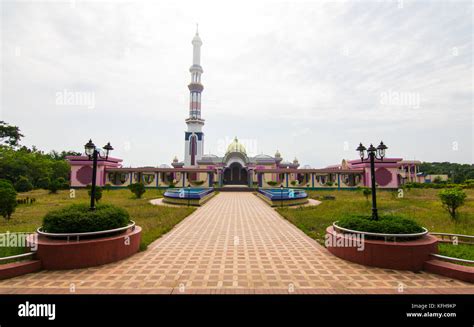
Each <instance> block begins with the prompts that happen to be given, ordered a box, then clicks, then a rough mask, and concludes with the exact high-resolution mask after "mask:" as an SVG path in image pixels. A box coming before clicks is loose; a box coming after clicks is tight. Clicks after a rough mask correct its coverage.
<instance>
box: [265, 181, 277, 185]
mask: <svg viewBox="0 0 474 327" xmlns="http://www.w3.org/2000/svg"><path fill="white" fill-rule="evenodd" d="M267 184H268V185H270V186H277V184H278V183H277V182H275V181H268V182H267Z"/></svg>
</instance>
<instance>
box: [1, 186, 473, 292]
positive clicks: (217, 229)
mask: <svg viewBox="0 0 474 327" xmlns="http://www.w3.org/2000/svg"><path fill="white" fill-rule="evenodd" d="M401 284H402V285H403V288H404V292H405V293H448V292H449V293H470V294H474V285H472V284H467V283H464V282H460V281H457V280H452V279H449V278H445V277H441V276H437V275H433V274H428V273H412V272H401V271H393V270H385V269H378V268H370V267H365V266H361V265H357V264H352V263H349V262H346V261H344V260H341V259H339V258H336V257H334V256H332V255H331V254H330V253H329V252H328V251H327V250H326V249H325V248H324V247H322V246H320V245H319V244H318V243H316V242H315V241H313V240H312V239H311V238H309V237H307V236H306V235H305V234H304V233H303V232H301V231H300V230H299V229H297V228H296V227H294V226H293V225H292V224H291V223H289V222H288V221H286V220H285V219H283V218H282V217H280V215H278V214H277V212H276V211H275V210H273V209H272V208H270V207H269V206H268V205H267V204H265V203H264V202H263V201H262V200H260V199H259V198H257V197H256V196H255V195H253V194H251V193H228V192H222V193H220V194H219V195H217V196H216V197H215V198H213V199H212V200H210V201H209V202H208V203H207V204H206V205H204V206H203V207H201V208H199V209H198V210H196V211H195V212H194V213H193V214H192V215H190V216H189V217H188V218H186V219H185V220H184V221H182V222H181V223H180V224H179V225H177V226H176V227H175V228H174V229H173V230H172V231H171V232H169V233H168V234H166V235H165V236H163V237H162V238H160V239H158V240H156V241H155V242H154V243H152V244H151V245H150V247H149V249H148V250H147V251H145V252H141V253H139V254H137V255H135V256H133V257H131V258H129V259H127V260H124V261H121V262H117V263H113V264H109V265H105V266H101V267H96V268H88V269H79V270H70V271H42V272H39V273H35V274H30V275H26V276H20V277H17V278H13V279H9V280H4V281H0V293H69V292H70V289H71V287H72V289H73V290H74V291H75V293H168V294H169V293H325V294H330V293H398V288H399V286H400V285H401Z"/></svg>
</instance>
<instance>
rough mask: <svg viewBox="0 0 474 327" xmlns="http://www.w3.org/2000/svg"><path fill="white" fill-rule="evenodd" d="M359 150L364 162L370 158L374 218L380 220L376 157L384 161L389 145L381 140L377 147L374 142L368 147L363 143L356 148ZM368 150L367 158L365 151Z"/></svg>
mask: <svg viewBox="0 0 474 327" xmlns="http://www.w3.org/2000/svg"><path fill="white" fill-rule="evenodd" d="M356 150H357V151H359V156H360V160H361V161H362V162H363V161H365V160H369V159H370V179H371V182H372V219H373V220H378V219H379V215H378V212H377V195H376V193H375V192H376V191H375V159H380V160H382V161H383V158H384V157H385V150H387V146H386V145H385V144H383V142H380V144H379V146H378V147H377V148H375V147H374V146H373V145H372V144H370V146H369V148H368V149H366V147H365V146H363V145H362V143H360V144H359V146H358V147H357V149H356ZM366 150H367V158H365V151H366Z"/></svg>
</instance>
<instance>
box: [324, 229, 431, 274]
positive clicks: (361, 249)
mask: <svg viewBox="0 0 474 327" xmlns="http://www.w3.org/2000/svg"><path fill="white" fill-rule="evenodd" d="M352 237H353V235H352V234H344V233H338V232H336V231H335V230H334V228H333V227H332V226H330V227H328V228H327V229H326V247H327V249H328V251H329V252H331V253H332V254H334V255H335V256H337V257H339V258H342V259H345V260H348V261H351V262H355V263H359V264H361V265H365V266H373V267H379V268H388V269H399V270H411V271H420V270H422V269H423V264H424V263H425V261H428V260H429V259H430V254H432V253H438V239H437V238H436V237H434V236H431V235H425V236H423V237H421V238H419V239H416V240H412V241H403V242H393V241H387V242H386V241H383V240H367V239H358V240H357V239H356V240H354V239H353V238H352Z"/></svg>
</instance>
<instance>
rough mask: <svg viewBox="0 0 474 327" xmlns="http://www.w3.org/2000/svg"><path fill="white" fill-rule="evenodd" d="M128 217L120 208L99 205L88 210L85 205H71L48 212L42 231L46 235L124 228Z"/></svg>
mask: <svg viewBox="0 0 474 327" xmlns="http://www.w3.org/2000/svg"><path fill="white" fill-rule="evenodd" d="M129 222H130V216H129V214H128V212H127V211H125V210H124V209H122V208H119V207H116V206H113V205H110V204H101V205H98V206H97V207H96V209H95V210H90V209H89V206H88V205H86V204H73V205H70V206H68V207H66V208H63V209H59V210H54V211H50V212H48V213H47V214H46V215H45V216H44V218H43V231H46V232H48V233H86V232H97V231H103V230H109V229H115V228H120V227H124V226H126V225H127V224H128V223H129Z"/></svg>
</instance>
